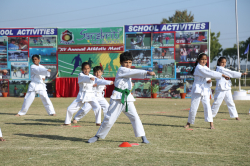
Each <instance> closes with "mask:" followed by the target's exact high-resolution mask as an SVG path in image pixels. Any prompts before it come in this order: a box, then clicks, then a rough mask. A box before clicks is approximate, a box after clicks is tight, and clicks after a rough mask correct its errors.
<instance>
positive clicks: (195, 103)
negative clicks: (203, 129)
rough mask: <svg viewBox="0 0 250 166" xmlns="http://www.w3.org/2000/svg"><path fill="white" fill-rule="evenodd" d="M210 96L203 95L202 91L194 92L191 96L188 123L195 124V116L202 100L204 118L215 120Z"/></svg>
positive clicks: (210, 120) (208, 120)
mask: <svg viewBox="0 0 250 166" xmlns="http://www.w3.org/2000/svg"><path fill="white" fill-rule="evenodd" d="M209 97H210V96H209V95H206V96H201V94H200V93H193V94H192V96H191V107H190V110H189V115H188V123H190V124H194V120H195V116H196V113H197V110H198V108H199V105H200V101H201V102H202V104H203V108H204V118H205V121H206V122H213V117H212V111H211V106H210V98H209Z"/></svg>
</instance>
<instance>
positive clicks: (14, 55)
mask: <svg viewBox="0 0 250 166" xmlns="http://www.w3.org/2000/svg"><path fill="white" fill-rule="evenodd" d="M8 60H9V61H28V51H8Z"/></svg>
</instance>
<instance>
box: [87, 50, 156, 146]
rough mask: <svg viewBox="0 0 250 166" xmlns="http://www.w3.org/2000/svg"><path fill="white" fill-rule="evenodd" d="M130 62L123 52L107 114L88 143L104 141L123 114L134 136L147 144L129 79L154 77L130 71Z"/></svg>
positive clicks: (133, 70) (127, 53) (141, 72)
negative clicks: (130, 124) (100, 139)
mask: <svg viewBox="0 0 250 166" xmlns="http://www.w3.org/2000/svg"><path fill="white" fill-rule="evenodd" d="M132 61H133V57H132V55H131V53H130V52H124V53H122V54H121V55H120V64H121V67H120V68H119V69H118V71H117V74H116V77H115V82H114V85H115V89H114V91H113V93H112V96H111V98H110V106H109V109H108V112H107V114H106V116H105V117H104V120H103V122H102V124H101V126H100V128H99V130H98V131H97V133H96V135H95V136H94V137H92V138H90V139H89V140H88V142H89V143H93V142H96V141H97V140H98V139H99V138H102V139H104V138H105V137H106V136H107V134H108V132H109V130H110V129H111V127H112V126H113V124H114V123H115V121H116V119H117V118H118V117H119V115H120V114H121V112H124V113H125V115H126V116H127V117H128V118H129V120H130V122H131V123H132V126H133V129H134V133H135V136H136V137H141V138H142V142H143V143H149V141H148V140H147V138H146V136H145V132H144V128H143V126H142V123H141V120H140V118H139V116H138V114H137V111H136V108H135V105H134V101H135V99H134V97H133V96H132V95H131V93H130V90H131V89H132V82H131V78H145V77H146V75H147V74H149V75H155V73H154V72H148V71H145V70H138V69H130V68H131V65H132Z"/></svg>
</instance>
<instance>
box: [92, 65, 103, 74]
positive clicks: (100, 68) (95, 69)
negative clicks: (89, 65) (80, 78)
mask: <svg viewBox="0 0 250 166" xmlns="http://www.w3.org/2000/svg"><path fill="white" fill-rule="evenodd" d="M99 70H101V71H103V70H102V67H101V66H96V67H94V68H93V72H94V73H95V72H97V71H99Z"/></svg>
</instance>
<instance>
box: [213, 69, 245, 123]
mask: <svg viewBox="0 0 250 166" xmlns="http://www.w3.org/2000/svg"><path fill="white" fill-rule="evenodd" d="M216 71H218V72H220V73H222V74H225V75H227V76H229V77H230V78H240V77H241V73H240V72H236V71H231V70H229V69H225V68H224V67H222V66H217V69H216ZM231 85H232V83H231V80H226V79H225V78H220V79H216V88H215V95H214V103H213V105H212V114H213V117H215V116H216V115H217V113H218V111H219V108H220V105H221V103H222V101H223V100H224V101H225V102H226V104H227V108H228V112H229V115H230V117H231V118H237V117H238V113H237V110H236V107H235V104H234V101H233V97H232V92H231Z"/></svg>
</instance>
